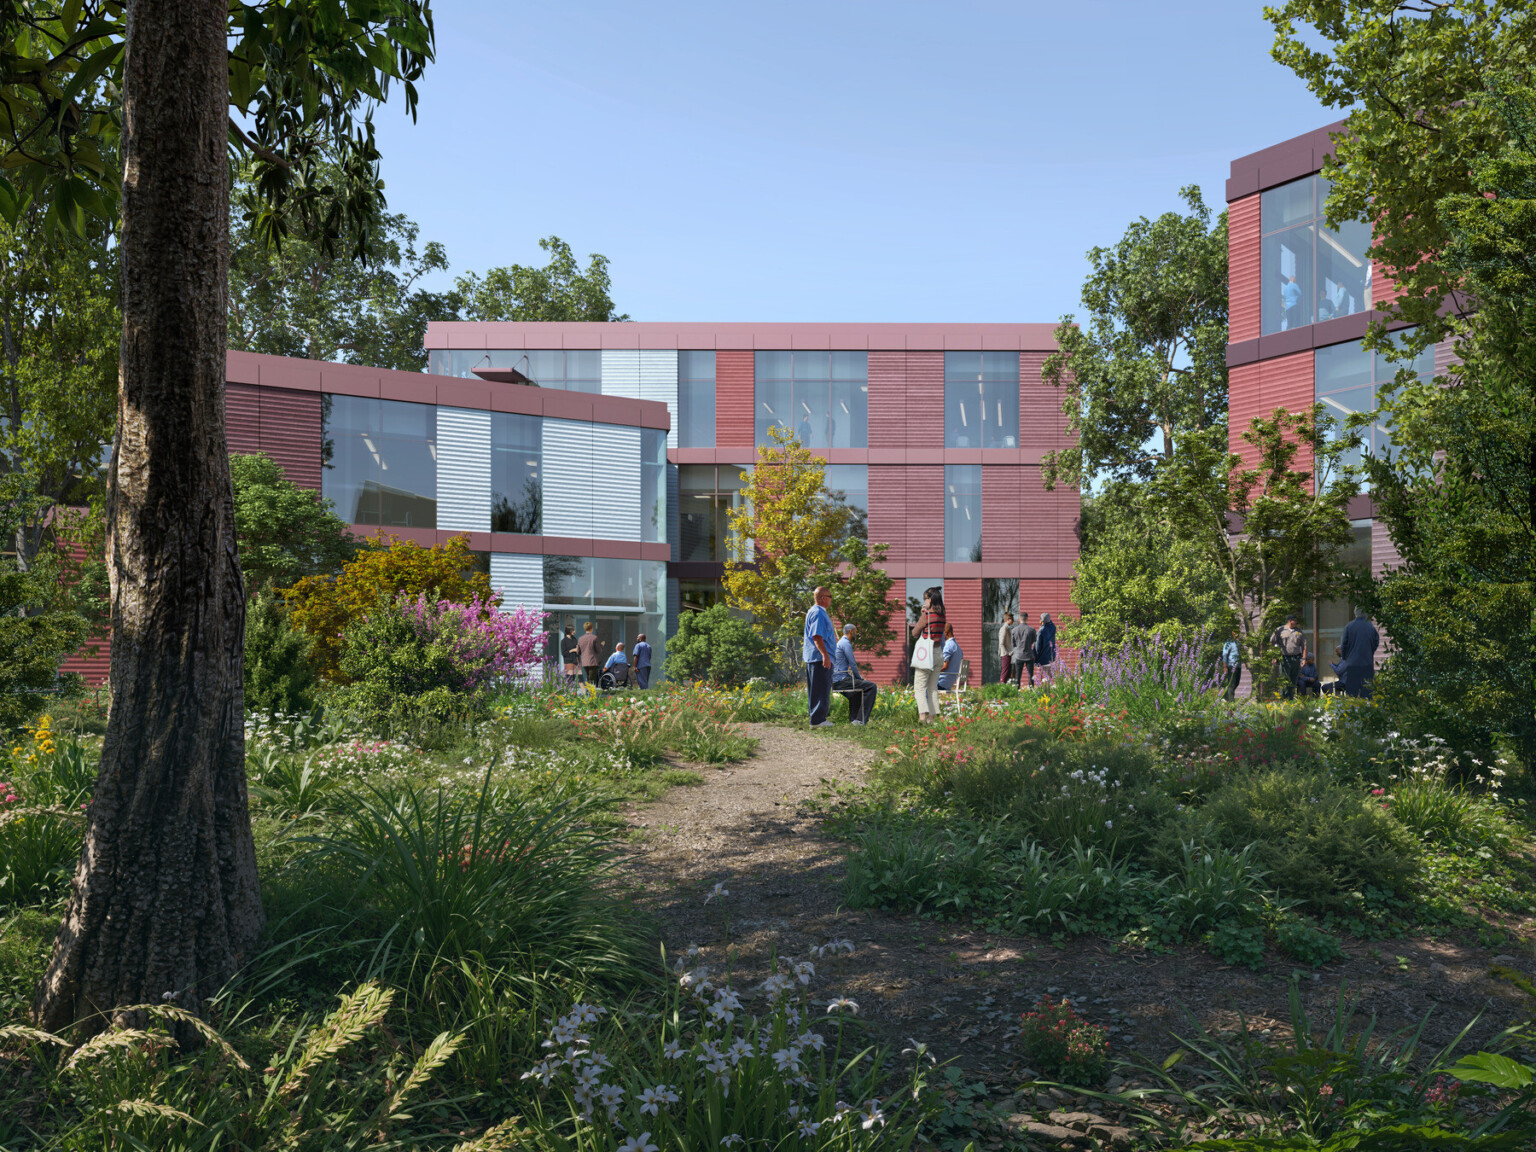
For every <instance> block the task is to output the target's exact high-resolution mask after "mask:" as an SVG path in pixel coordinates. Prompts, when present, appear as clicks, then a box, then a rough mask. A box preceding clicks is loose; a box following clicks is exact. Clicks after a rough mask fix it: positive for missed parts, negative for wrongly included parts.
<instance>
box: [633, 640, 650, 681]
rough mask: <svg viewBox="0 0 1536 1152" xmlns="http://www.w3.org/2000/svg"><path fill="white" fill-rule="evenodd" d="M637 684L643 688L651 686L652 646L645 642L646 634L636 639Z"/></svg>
mask: <svg viewBox="0 0 1536 1152" xmlns="http://www.w3.org/2000/svg"><path fill="white" fill-rule="evenodd" d="M635 683H637V684H639V685H640V687H642V688H649V687H650V686H651V646H650V645H649V644H647V643H646V642H645V633H644V632H642V633H640V635H638V636H636V637H635Z"/></svg>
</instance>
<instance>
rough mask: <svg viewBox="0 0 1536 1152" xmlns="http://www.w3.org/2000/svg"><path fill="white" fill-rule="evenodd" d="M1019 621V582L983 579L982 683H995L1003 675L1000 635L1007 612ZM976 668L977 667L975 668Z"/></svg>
mask: <svg viewBox="0 0 1536 1152" xmlns="http://www.w3.org/2000/svg"><path fill="white" fill-rule="evenodd" d="M1010 612H1012V613H1013V614H1014V619H1015V620H1017V619H1018V613H1019V582H1018V581H1017V580H1009V579H1005V580H991V579H988V580H983V581H982V582H981V677H982V683H983V684H994V683H996V682H997V680H998V679H999V678H1000V677H1001V676H1002V674H1003V662H1002V657H1001V656H999V655H998V651H997V633H998V630H999V629H1000V628H1002V626H1003V623H1004V621H1003V617H1004V616H1006V615H1007V614H1008V613H1010ZM973 667H974V665H973Z"/></svg>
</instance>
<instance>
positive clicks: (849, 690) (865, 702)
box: [832, 624, 877, 726]
mask: <svg viewBox="0 0 1536 1152" xmlns="http://www.w3.org/2000/svg"><path fill="white" fill-rule="evenodd" d="M853 631H854V629H853V625H852V624H844V625H843V638H842V639H841V640H839V641H838V642H837V651H835V652H833V653H832V691H834V692H841V693H842V694H843V696H844V698H846V699H847V701H848V723H850V724H858V725H860V726H862V725H864V724H865V723H867V722H868V721H869V717H870V714H871V713H872V712H874V710H875V696H876V694H877V689H876V688H875V685H874V682H873V681H871V680H865V679H864V678H863V677H861V676H860V675H859V662H858V660H857V659H855V657H854V654H853Z"/></svg>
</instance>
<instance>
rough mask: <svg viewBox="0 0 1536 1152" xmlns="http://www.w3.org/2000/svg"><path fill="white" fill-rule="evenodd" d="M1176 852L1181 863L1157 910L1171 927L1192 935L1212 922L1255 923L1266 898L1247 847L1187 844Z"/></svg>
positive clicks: (1213, 924)
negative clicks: (1233, 850)
mask: <svg viewBox="0 0 1536 1152" xmlns="http://www.w3.org/2000/svg"><path fill="white" fill-rule="evenodd" d="M1179 848H1180V852H1181V854H1182V857H1183V859H1182V861H1181V863H1180V867H1179V870H1178V872H1177V874H1176V875H1174V876H1173V877H1171V878H1170V881H1169V885H1168V889H1167V891H1166V892H1165V893H1164V895H1163V899H1162V911H1163V912H1164V914H1165V915H1167V916H1168V918H1169V920H1170V921H1171V922H1172V924H1173V925H1174V926H1175V927H1177V928H1179V929H1180V930H1181V931H1184V932H1189V933H1196V932H1199V931H1201V930H1210V929H1213V928H1215V927H1216V926H1217V925H1218V924H1254V923H1257V922H1258V921H1259V919H1260V918H1261V917H1262V915H1263V912H1264V908H1265V905H1266V904H1268V900H1267V898H1266V889H1265V887H1264V872H1263V870H1262V869H1260V868H1257V867H1255V866H1254V863H1253V858H1252V857H1253V848H1254V846H1253V845H1252V844H1249V845H1247V846H1246V847H1244V848H1243V849H1242V851H1240V852H1231V851H1228V850H1226V849H1224V848H1203V847H1199V846H1197V845H1195V844H1193V843H1190V842H1188V841H1186V842H1185V843H1183V844H1181V845H1180V846H1179Z"/></svg>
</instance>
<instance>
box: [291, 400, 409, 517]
mask: <svg viewBox="0 0 1536 1152" xmlns="http://www.w3.org/2000/svg"><path fill="white" fill-rule="evenodd" d="M320 411H321V427H322V432H321V436H322V440H321V444H322V449H321V462H322V464H323V471H322V479H321V482H320V491H321V495H323V496H324V497H325V498H326V499H327V500H332V501H334V502H335V505H336V512H337V514H338V515H339V516H341V517H342V518H343V519H345V520H347V522H348V523H351V524H369V525H377V526H379V527H382V528H436V527H437V408H436V407H435V406H434V405H431V404H407V403H404V402H402V401H397V400H373V399H368V398H366V397H362V396H326V397H325V398H324V399H323V401H322V403H321V408H320Z"/></svg>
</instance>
